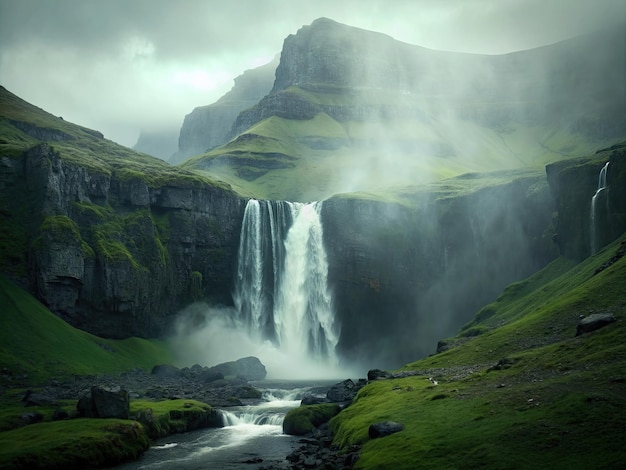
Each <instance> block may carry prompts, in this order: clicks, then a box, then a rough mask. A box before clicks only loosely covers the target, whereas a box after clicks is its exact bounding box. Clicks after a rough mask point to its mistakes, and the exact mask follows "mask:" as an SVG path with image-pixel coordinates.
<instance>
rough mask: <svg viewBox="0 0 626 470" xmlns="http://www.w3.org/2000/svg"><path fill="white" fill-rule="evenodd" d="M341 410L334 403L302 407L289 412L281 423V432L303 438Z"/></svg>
mask: <svg viewBox="0 0 626 470" xmlns="http://www.w3.org/2000/svg"><path fill="white" fill-rule="evenodd" d="M340 410H341V408H340V407H339V405H337V404H336V403H323V404H319V405H302V406H300V407H298V408H294V409H293V410H289V412H288V413H287V415H285V419H284V421H283V432H285V434H290V435H292V436H303V435H305V434H308V433H310V432H312V431H313V430H314V429H315V428H317V427H319V426H320V425H322V424H324V423H326V422H328V421H329V420H330V419H331V418H332V417H333V416H335V415H336V414H337V413H339V411H340Z"/></svg>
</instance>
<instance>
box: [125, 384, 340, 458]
mask: <svg viewBox="0 0 626 470" xmlns="http://www.w3.org/2000/svg"><path fill="white" fill-rule="evenodd" d="M331 383H334V382H328V383H326V382H316V383H304V382H298V383H285V382H276V383H273V382H269V381H265V382H258V383H255V384H254V385H255V386H256V387H257V388H258V389H259V390H262V391H263V400H256V401H255V402H251V403H250V404H247V405H245V406H238V407H232V408H227V409H221V413H222V417H223V422H224V427H222V428H207V429H201V430H197V431H192V432H188V433H184V434H173V435H171V436H168V437H165V438H162V439H159V440H157V441H156V442H153V444H152V446H151V448H150V449H148V450H147V451H146V452H145V453H144V454H143V456H142V457H140V458H139V459H138V460H136V461H133V462H129V463H126V464H123V465H120V466H117V467H115V468H117V469H123V470H131V469H133V470H139V469H146V470H148V469H176V470H192V469H194V470H195V469H197V470H199V469H244V468H245V469H250V470H254V469H257V468H263V467H269V466H274V467H277V468H282V467H284V468H288V467H287V465H286V464H287V461H286V460H285V457H286V456H287V455H288V454H289V453H291V452H292V451H293V450H294V449H295V448H296V447H297V446H298V445H299V444H298V441H299V437H297V436H288V435H286V434H283V428H282V423H283V418H284V417H285V414H286V413H287V412H288V411H289V410H290V409H292V408H295V407H298V406H300V400H301V399H302V398H303V397H304V396H305V395H307V394H308V395H314V396H316V395H317V396H324V393H321V394H318V393H316V389H317V388H318V387H324V386H329V385H331Z"/></svg>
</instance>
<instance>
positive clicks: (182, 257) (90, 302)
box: [0, 144, 244, 338]
mask: <svg viewBox="0 0 626 470" xmlns="http://www.w3.org/2000/svg"><path fill="white" fill-rule="evenodd" d="M3 161H7V162H8V163H11V164H10V165H8V164H7V165H3V167H2V168H3V172H2V185H0V196H1V197H2V198H3V200H5V201H7V204H10V203H11V201H18V202H19V201H24V200H27V201H28V202H29V204H28V214H22V215H21V217H23V219H24V221H23V227H24V230H25V232H26V237H27V243H28V244H29V245H30V247H31V248H30V250H29V252H28V255H27V257H28V265H29V266H28V269H27V270H26V274H25V277H24V278H22V279H20V280H21V281H22V282H23V283H24V284H26V285H29V286H30V290H31V292H34V293H35V295H36V297H37V298H38V299H39V300H41V301H42V302H43V303H44V304H46V305H47V306H48V307H49V308H50V310H51V311H53V312H54V313H56V314H57V315H59V316H60V317H62V318H63V319H64V320H66V321H68V322H69V323H70V324H72V325H73V326H76V327H78V328H81V329H84V330H87V331H89V332H91V333H93V334H96V335H99V336H103V337H113V338H125V337H129V336H140V337H155V336H159V335H161V334H162V333H163V332H164V331H165V329H166V328H167V327H168V326H169V324H170V322H171V318H172V315H174V314H175V313H176V312H177V311H178V310H180V309H181V308H182V307H184V306H185V305H187V304H189V303H191V302H193V301H194V300H196V299H199V298H211V299H213V300H215V301H217V302H222V303H224V304H226V305H228V304H230V303H231V302H232V299H231V298H230V290H231V283H232V278H233V267H234V266H235V260H236V256H237V249H238V241H239V230H240V226H241V219H242V215H243V209H244V203H243V201H242V200H241V199H240V198H238V197H237V196H235V195H234V194H233V193H231V192H229V191H227V190H225V189H221V188H219V187H215V186H211V185H210V184H208V183H205V182H202V181H200V180H197V181H196V180H193V179H176V178H173V179H172V180H171V181H164V182H160V183H155V182H151V181H150V179H149V177H143V176H137V177H131V178H128V177H126V176H124V177H121V176H119V175H118V174H117V173H116V171H112V172H111V171H106V170H104V169H102V170H100V169H98V167H97V166H95V167H86V166H81V165H78V164H74V163H72V162H69V161H67V160H64V159H61V158H60V156H59V155H58V154H57V153H56V152H55V151H54V150H53V149H52V148H51V147H50V146H48V145H47V144H40V145H37V146H35V147H33V148H31V149H30V150H29V151H27V152H25V154H24V155H23V157H22V159H21V160H10V161H9V159H4V160H3ZM16 204H17V202H16ZM9 210H13V209H11V208H9ZM14 210H15V213H16V214H19V211H20V210H22V211H23V209H19V207H17V205H16V206H15V208H14Z"/></svg>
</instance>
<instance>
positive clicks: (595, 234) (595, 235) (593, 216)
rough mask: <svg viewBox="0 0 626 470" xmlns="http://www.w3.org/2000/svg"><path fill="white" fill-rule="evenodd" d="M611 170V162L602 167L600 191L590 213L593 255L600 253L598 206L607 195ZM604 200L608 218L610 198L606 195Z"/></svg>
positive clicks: (594, 198) (592, 200) (593, 198)
mask: <svg viewBox="0 0 626 470" xmlns="http://www.w3.org/2000/svg"><path fill="white" fill-rule="evenodd" d="M608 170H609V162H606V164H605V165H604V166H603V167H602V169H601V170H600V174H599V175H598V189H596V192H595V194H594V195H593V197H592V198H591V213H590V221H589V224H590V229H589V232H590V239H591V254H592V255H593V254H595V253H597V252H598V249H599V248H600V247H599V246H598V245H599V244H600V243H599V240H598V239H599V235H600V234H599V229H598V225H599V222H598V216H599V214H598V204H599V201H600V199H601V198H602V195H603V194H604V193H606V192H607V191H608V188H607V186H606V174H607V171H608ZM604 200H605V203H606V216H607V217H608V213H609V198H608V197H607V194H604Z"/></svg>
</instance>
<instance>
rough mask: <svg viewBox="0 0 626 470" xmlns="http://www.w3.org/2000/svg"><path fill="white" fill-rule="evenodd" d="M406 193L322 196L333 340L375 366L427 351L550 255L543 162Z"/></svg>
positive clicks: (345, 351)
mask: <svg viewBox="0 0 626 470" xmlns="http://www.w3.org/2000/svg"><path fill="white" fill-rule="evenodd" d="M410 200H411V201H410V202H411V204H410V205H409V204H406V203H398V202H392V201H388V202H385V201H380V200H379V201H375V200H370V199H368V198H365V197H359V196H356V197H345V196H342V197H335V198H332V199H330V200H328V201H326V202H325V203H324V206H323V213H322V216H323V223H324V237H325V244H326V246H327V251H328V260H329V274H328V279H329V284H330V286H331V290H332V291H333V293H334V307H335V311H336V314H337V318H338V320H339V323H340V324H341V328H342V335H341V339H340V343H339V345H338V348H339V349H340V352H341V354H342V356H344V357H348V358H350V359H353V360H357V361H358V360H360V361H365V362H366V363H368V364H369V366H373V367H390V366H393V365H394V364H395V365H397V364H401V363H403V362H405V361H408V360H410V359H411V358H412V357H423V356H425V355H428V354H430V353H432V352H433V351H434V350H435V346H436V341H437V339H439V338H442V337H445V336H449V335H450V334H452V333H453V332H455V331H456V330H457V329H458V328H459V327H460V326H461V325H463V324H464V323H466V322H467V321H469V320H470V319H471V318H472V316H473V314H474V313H475V312H476V311H477V310H478V309H479V308H480V307H481V306H483V305H484V304H486V303H488V302H490V301H492V300H493V299H494V298H495V296H496V295H497V293H498V292H500V291H501V290H502V289H503V288H504V287H505V286H506V285H508V284H509V283H511V282H514V281H516V280H519V279H522V278H524V277H526V276H528V275H530V274H531V273H533V272H535V271H536V270H538V269H540V268H541V267H542V266H543V265H544V264H546V263H547V262H548V261H550V260H551V259H553V257H554V256H555V255H556V253H555V251H554V250H553V249H552V243H551V240H550V235H551V233H547V234H546V235H544V232H545V231H546V228H547V227H548V225H549V224H550V221H551V217H552V211H553V203H552V199H551V194H550V192H549V188H548V186H547V184H546V182H545V176H543V175H542V174H541V173H539V172H514V173H506V174H496V175H493V174H491V175H487V174H485V175H477V174H474V175H466V176H464V177H459V178H455V179H452V180H447V181H446V182H445V184H444V183H442V184H441V185H434V186H433V187H430V188H425V189H424V190H423V192H419V193H418V192H415V193H413V194H411V195H410ZM344 332H345V334H344Z"/></svg>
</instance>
